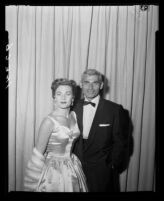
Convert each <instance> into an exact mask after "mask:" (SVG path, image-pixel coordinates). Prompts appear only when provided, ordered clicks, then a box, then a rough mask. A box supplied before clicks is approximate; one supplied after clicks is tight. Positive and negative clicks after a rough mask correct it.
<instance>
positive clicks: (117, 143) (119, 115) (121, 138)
mask: <svg viewBox="0 0 164 201" xmlns="http://www.w3.org/2000/svg"><path fill="white" fill-rule="evenodd" d="M128 125H129V119H128V112H127V111H126V110H124V109H123V107H122V106H121V105H120V106H119V108H118V110H117V112H116V114H115V118H114V125H113V149H112V165H113V167H114V168H116V169H120V168H121V167H120V165H121V164H122V162H123V160H124V156H123V154H124V153H125V148H126V147H127V143H128V130H129V129H128Z"/></svg>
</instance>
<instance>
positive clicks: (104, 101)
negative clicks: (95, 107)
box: [101, 98, 121, 108]
mask: <svg viewBox="0 0 164 201" xmlns="http://www.w3.org/2000/svg"><path fill="white" fill-rule="evenodd" d="M101 101H102V103H104V105H105V106H109V107H114V108H118V107H120V106H121V105H120V104H118V103H116V102H113V101H111V100H106V99H104V98H101Z"/></svg>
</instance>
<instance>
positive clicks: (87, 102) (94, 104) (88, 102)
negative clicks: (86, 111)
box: [83, 101, 96, 107]
mask: <svg viewBox="0 0 164 201" xmlns="http://www.w3.org/2000/svg"><path fill="white" fill-rule="evenodd" d="M88 104H91V105H92V106H93V107H95V106H96V103H92V102H90V101H84V103H83V105H88Z"/></svg>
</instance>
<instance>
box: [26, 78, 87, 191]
mask: <svg viewBox="0 0 164 201" xmlns="http://www.w3.org/2000/svg"><path fill="white" fill-rule="evenodd" d="M51 89H52V96H53V101H54V110H53V111H52V113H51V114H49V115H48V116H47V117H46V118H44V120H43V122H42V124H41V126H40V129H39V134H38V139H37V143H36V146H35V147H34V149H33V152H32V156H31V158H30V160H29V161H28V163H27V168H26V170H25V177H24V190H25V191H36V192H87V191H88V189H87V185H86V178H85V175H84V173H83V170H82V165H81V162H80V160H79V159H78V158H77V156H76V155H75V154H73V153H72V152H71V150H72V146H73V143H74V140H76V138H78V136H79V135H80V131H79V128H78V125H77V120H76V115H75V113H74V112H73V111H72V112H70V106H71V104H72V103H73V99H74V92H75V82H74V81H72V80H67V79H56V80H54V81H53V83H52V85H51Z"/></svg>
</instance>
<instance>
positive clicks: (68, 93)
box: [54, 85, 73, 109]
mask: <svg viewBox="0 0 164 201" xmlns="http://www.w3.org/2000/svg"><path fill="white" fill-rule="evenodd" d="M72 99H73V93H72V87H70V86H68V85H60V86H59V87H58V88H57V89H56V92H55V96H54V101H55V105H56V106H57V107H59V108H62V109H65V108H68V107H70V106H71V103H72Z"/></svg>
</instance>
